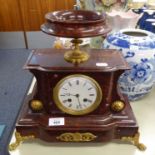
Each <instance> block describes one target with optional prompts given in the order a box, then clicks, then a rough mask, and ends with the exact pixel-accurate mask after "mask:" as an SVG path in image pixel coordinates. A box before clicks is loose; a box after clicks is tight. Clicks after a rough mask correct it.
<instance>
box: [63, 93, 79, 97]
mask: <svg viewBox="0 0 155 155" xmlns="http://www.w3.org/2000/svg"><path fill="white" fill-rule="evenodd" d="M65 95H66V96H76V95H74V94H71V93H65Z"/></svg>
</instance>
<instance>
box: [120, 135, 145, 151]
mask: <svg viewBox="0 0 155 155" xmlns="http://www.w3.org/2000/svg"><path fill="white" fill-rule="evenodd" d="M139 137H140V134H139V133H137V134H135V136H134V137H122V138H121V140H122V141H127V142H131V143H133V144H134V145H135V146H136V147H137V148H138V149H139V150H141V151H144V150H146V146H145V145H144V144H142V143H140V142H139Z"/></svg>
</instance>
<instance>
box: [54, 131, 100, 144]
mask: <svg viewBox="0 0 155 155" xmlns="http://www.w3.org/2000/svg"><path fill="white" fill-rule="evenodd" d="M56 138H57V139H58V140H60V141H64V142H90V141H93V140H94V139H95V138H97V136H95V135H94V134H92V133H90V132H86V133H79V132H76V133H69V132H68V133H63V134H61V135H60V136H58V137H56Z"/></svg>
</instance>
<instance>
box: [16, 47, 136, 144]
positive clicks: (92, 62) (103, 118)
mask: <svg viewBox="0 0 155 155" xmlns="http://www.w3.org/2000/svg"><path fill="white" fill-rule="evenodd" d="M62 52H64V50H63V51H61V50H59V51H57V50H55V49H43V50H37V51H35V52H33V53H32V54H31V56H30V57H29V59H28V61H27V63H26V65H25V67H24V68H25V69H29V70H30V72H32V73H33V74H34V76H35V77H36V80H37V85H36V89H34V90H33V93H32V94H31V96H30V97H28V96H27V97H26V98H25V101H24V105H23V108H22V110H21V113H20V116H19V118H18V122H17V125H16V130H17V131H18V132H20V134H21V135H22V136H27V135H35V137H36V138H40V139H42V140H45V141H48V142H60V140H59V139H57V138H56V137H58V136H60V135H61V134H63V133H68V132H69V133H76V132H78V133H86V132H89V133H92V134H93V135H95V136H96V137H97V138H96V139H94V141H98V142H102V141H109V140H112V139H120V138H121V137H123V136H134V135H135V134H136V133H137V132H138V126H137V123H136V120H135V117H134V115H133V112H132V109H131V107H130V104H129V102H128V99H127V98H126V97H125V96H123V95H121V94H120V93H119V92H118V88H117V80H118V78H119V76H120V75H121V74H122V73H123V72H124V70H126V69H129V66H128V65H127V63H126V62H125V61H124V59H123V57H122V55H121V54H120V53H119V52H117V51H115V50H104V51H102V50H91V51H90V59H89V60H88V61H87V62H85V63H82V64H80V65H78V66H77V65H74V64H71V63H68V62H66V61H65V60H64V58H63V53H62ZM98 62H100V63H107V64H108V67H98V66H97V65H96V64H97V63H98ZM72 74H84V75H87V76H90V77H92V78H93V79H95V80H96V81H97V82H98V83H99V85H100V87H101V89H102V93H103V97H102V101H101V103H100V105H99V106H98V108H97V109H96V110H94V111H93V112H91V113H89V114H86V115H82V116H73V115H69V114H65V113H63V112H62V111H60V110H59V109H58V108H57V106H56V105H55V103H54V101H53V88H54V87H55V85H56V84H57V82H58V81H59V80H61V79H62V78H64V77H66V76H68V75H72ZM36 99H37V100H40V101H41V102H42V103H43V106H44V109H43V110H42V111H40V112H39V113H36V112H33V111H32V110H31V109H30V108H29V103H30V102H31V100H36ZM117 100H121V101H123V102H124V103H125V105H126V106H125V108H124V110H122V111H121V112H118V113H116V112H114V111H112V110H111V107H110V105H111V103H112V102H114V101H117ZM55 117H63V118H64V119H65V124H64V125H63V126H49V124H48V121H49V118H55Z"/></svg>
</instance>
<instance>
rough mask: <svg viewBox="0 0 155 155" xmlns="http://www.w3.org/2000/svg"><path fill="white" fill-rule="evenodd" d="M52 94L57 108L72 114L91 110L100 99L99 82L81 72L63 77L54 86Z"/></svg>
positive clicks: (85, 112) (96, 105)
mask: <svg viewBox="0 0 155 155" xmlns="http://www.w3.org/2000/svg"><path fill="white" fill-rule="evenodd" d="M53 95H54V96H53V97H54V100H55V103H56V105H57V106H58V108H59V109H60V110H62V111H63V112H65V113H68V114H72V115H82V114H87V113H90V112H92V111H93V110H95V109H96V108H97V107H98V105H99V104H100V102H101V99H102V91H101V88H100V86H99V84H98V83H97V82H96V81H95V80H94V79H93V78H90V77H88V76H85V75H81V74H75V75H71V76H67V77H65V78H63V79H62V80H61V81H59V83H58V84H57V85H56V87H55V88H54V94H53Z"/></svg>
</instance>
